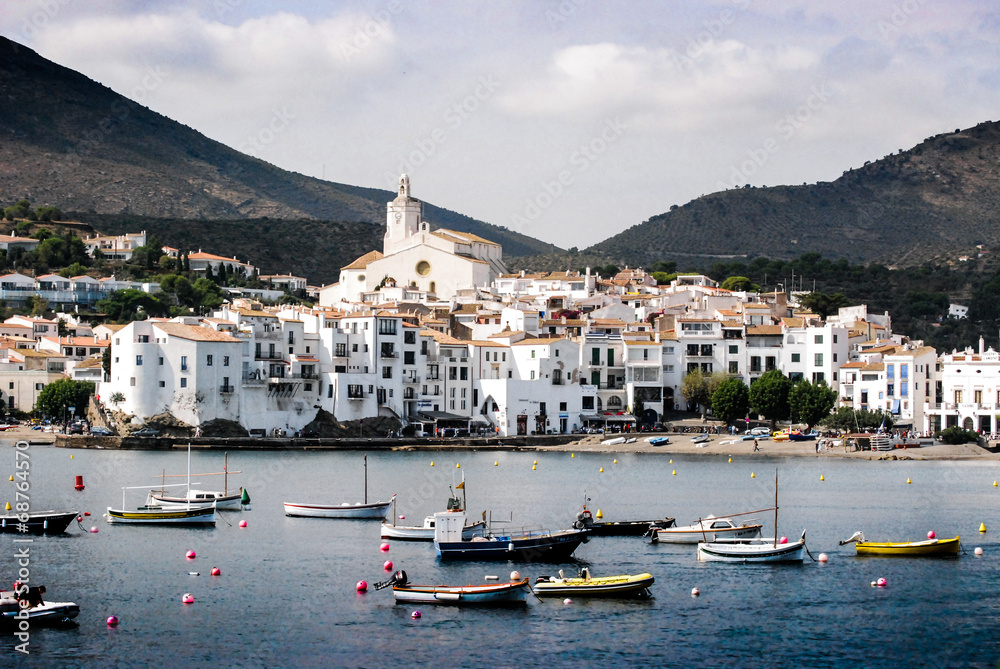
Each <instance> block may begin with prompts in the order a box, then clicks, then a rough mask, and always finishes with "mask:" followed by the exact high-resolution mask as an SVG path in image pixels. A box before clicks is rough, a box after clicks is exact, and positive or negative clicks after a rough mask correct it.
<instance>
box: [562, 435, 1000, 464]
mask: <svg viewBox="0 0 1000 669" xmlns="http://www.w3.org/2000/svg"><path fill="white" fill-rule="evenodd" d="M616 436H621V435H608V436H606V435H601V434H593V435H586V436H585V437H583V438H581V439H580V440H579V441H576V442H573V443H570V444H566V445H565V446H558V447H557V446H549V447H547V448H546V449H545V450H563V451H581V452H596V453H662V454H665V455H681V454H684V455H714V456H718V455H753V456H761V457H768V456H780V457H788V456H801V457H810V458H861V459H864V460H878V459H880V458H881V459H892V458H893V456H895V457H896V458H900V459H901V458H910V459H913V460H984V461H992V460H1000V454H996V453H990V452H989V451H986V450H984V449H982V448H980V447H979V446H978V445H976V444H958V445H953V444H941V443H936V444H933V445H925V446H921V447H920V448H907V449H896V450H894V451H881V452H874V453H873V452H872V451H855V452H851V451H845V449H844V447H843V446H840V447H837V448H833V449H824V450H823V451H821V452H819V453H817V452H816V442H815V441H782V442H776V441H771V440H764V441H759V442H758V443H759V444H760V451H759V452H757V453H754V450H753V441H742V440H740V439H739V437H730V436H729V435H712V436H710V437H709V441H708V442H707V443H704V444H695V443H693V442H692V441H691V439H692V438H693V437H694V436H695V435H692V434H667V435H655V436H668V437H670V443H668V444H662V445H660V446H653V445H652V444H650V443H648V442H647V441H646V439H648V438H649V437H650V435H649V433H642V434H630V435H624V436H627V437H635V438H636V441H634V442H633V443H631V444H615V445H613V446H608V445H605V444H602V443H601V442H602V441H604V440H605V439H609V438H611V437H616Z"/></svg>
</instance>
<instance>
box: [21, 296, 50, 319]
mask: <svg viewBox="0 0 1000 669" xmlns="http://www.w3.org/2000/svg"><path fill="white" fill-rule="evenodd" d="M24 306H25V308H27V309H29V310H30V313H31V315H32V316H41V315H43V314H44V313H45V312H46V311H48V310H49V301H48V300H46V299H45V298H44V297H42V296H41V295H28V297H27V299H25V301H24Z"/></svg>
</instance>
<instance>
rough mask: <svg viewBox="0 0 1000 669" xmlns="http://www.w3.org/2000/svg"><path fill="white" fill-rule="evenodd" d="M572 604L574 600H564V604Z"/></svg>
mask: <svg viewBox="0 0 1000 669" xmlns="http://www.w3.org/2000/svg"><path fill="white" fill-rule="evenodd" d="M572 603H573V600H572V599H570V598H569V597H567V598H566V599H564V600H563V604H572Z"/></svg>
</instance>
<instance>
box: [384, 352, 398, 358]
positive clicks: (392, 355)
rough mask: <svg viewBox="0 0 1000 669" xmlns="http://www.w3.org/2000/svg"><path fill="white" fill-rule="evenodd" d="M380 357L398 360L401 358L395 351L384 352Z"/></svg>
mask: <svg viewBox="0 0 1000 669" xmlns="http://www.w3.org/2000/svg"><path fill="white" fill-rule="evenodd" d="M380 357H382V358H398V357H399V353H397V352H395V351H382V353H381V356H380Z"/></svg>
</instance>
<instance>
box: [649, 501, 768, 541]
mask: <svg viewBox="0 0 1000 669" xmlns="http://www.w3.org/2000/svg"><path fill="white" fill-rule="evenodd" d="M763 510H764V511H770V509H763ZM760 512H761V511H748V512H746V513H737V514H733V515H732V516H727V517H723V518H716V517H715V516H708V517H706V518H704V519H699V520H698V521H697V522H695V523H692V524H691V525H683V526H680V527H677V526H673V525H671V526H669V527H662V528H655V529H653V528H651V531H650V533H649V535H650V539H651V541H652V543H654V544H696V543H698V542H700V541H718V540H720V539H752V538H754V537H759V536H760V531H761V528H762V527H763V525H762V524H761V523H759V522H757V521H756V519H753V520H748V521H745V522H743V523H740V524H739V525H737V524H736V522H735V521H734V520H733V518H734V517H736V516H746V515H751V514H754V513H760Z"/></svg>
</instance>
